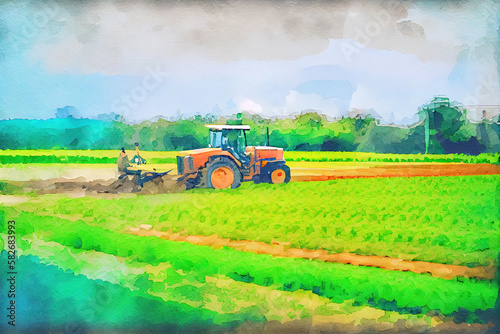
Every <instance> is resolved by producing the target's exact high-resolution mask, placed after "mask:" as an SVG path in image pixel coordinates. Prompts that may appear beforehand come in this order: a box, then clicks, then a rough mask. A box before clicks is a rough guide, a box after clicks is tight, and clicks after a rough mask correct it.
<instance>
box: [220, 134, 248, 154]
mask: <svg viewBox="0 0 500 334" xmlns="http://www.w3.org/2000/svg"><path fill="white" fill-rule="evenodd" d="M246 146H247V145H246V137H245V132H244V131H243V130H233V129H231V130H222V149H227V148H232V149H233V150H234V151H236V152H237V153H240V154H242V153H244V152H245V149H246Z"/></svg>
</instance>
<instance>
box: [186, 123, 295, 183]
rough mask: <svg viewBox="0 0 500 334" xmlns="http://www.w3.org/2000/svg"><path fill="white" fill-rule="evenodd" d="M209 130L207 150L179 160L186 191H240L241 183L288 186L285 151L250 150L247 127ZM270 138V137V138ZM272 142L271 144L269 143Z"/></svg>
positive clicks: (214, 126) (264, 147)
mask: <svg viewBox="0 0 500 334" xmlns="http://www.w3.org/2000/svg"><path fill="white" fill-rule="evenodd" d="M205 126H206V127H208V128H209V129H210V144H209V147H208V148H202V149H197V150H190V151H182V152H179V153H178V156H177V171H178V174H179V175H182V177H180V178H179V180H181V181H185V183H186V189H192V188H216V189H224V188H229V187H231V188H237V187H239V186H240V184H241V182H242V181H254V182H255V183H261V182H266V183H284V182H285V183H286V182H289V181H290V168H289V167H288V166H287V165H286V164H285V163H286V162H285V159H284V156H283V149H282V148H278V147H271V146H269V144H268V146H247V140H246V131H248V130H250V126H248V125H205ZM268 138H269V135H268ZM268 141H269V140H268Z"/></svg>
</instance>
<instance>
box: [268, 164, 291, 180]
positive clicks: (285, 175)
mask: <svg viewBox="0 0 500 334" xmlns="http://www.w3.org/2000/svg"><path fill="white" fill-rule="evenodd" d="M290 178H291V175H290V167H288V166H287V165H281V166H278V167H276V169H274V170H273V171H272V172H271V175H270V179H271V182H270V183H274V184H279V183H288V182H290Z"/></svg>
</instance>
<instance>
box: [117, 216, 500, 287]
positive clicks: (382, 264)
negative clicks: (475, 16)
mask: <svg viewBox="0 0 500 334" xmlns="http://www.w3.org/2000/svg"><path fill="white" fill-rule="evenodd" d="M125 233H128V234H133V235H137V236H156V237H158V238H161V239H166V240H172V241H184V242H189V243H190V244H193V245H200V246H210V247H212V248H215V249H217V248H222V247H223V246H226V247H230V248H233V249H236V250H239V251H244V252H252V253H256V254H270V255H273V256H275V257H288V258H301V259H313V260H320V261H325V262H337V263H345V264H352V265H355V266H367V267H378V268H382V269H386V270H398V271H411V272H414V273H418V274H421V273H429V274H431V275H432V276H433V277H439V278H443V279H448V280H449V279H453V278H454V277H457V276H461V277H476V278H484V279H490V280H491V279H494V278H495V274H496V267H495V265H493V264H492V265H490V266H487V267H481V266H479V267H474V268H469V267H467V266H457V265H448V264H440V263H432V262H424V261H407V260H403V259H398V258H392V257H384V256H371V255H358V254H351V253H337V254H328V251H326V250H309V249H301V248H290V247H289V245H290V244H289V243H280V242H276V241H273V242H272V243H271V244H267V243H265V242H262V241H252V240H231V239H227V238H221V237H219V236H217V235H211V236H203V235H184V234H181V233H182V232H180V233H172V232H160V231H156V230H154V229H152V228H151V226H150V225H141V226H140V227H139V228H134V227H132V228H130V229H129V230H128V231H126V232H125Z"/></svg>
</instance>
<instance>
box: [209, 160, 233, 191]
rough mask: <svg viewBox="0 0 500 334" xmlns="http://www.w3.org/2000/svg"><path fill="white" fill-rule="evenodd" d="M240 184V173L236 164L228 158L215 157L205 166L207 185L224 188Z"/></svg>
mask: <svg viewBox="0 0 500 334" xmlns="http://www.w3.org/2000/svg"><path fill="white" fill-rule="evenodd" d="M240 184H241V173H240V171H239V170H238V167H237V166H236V164H235V163H234V162H232V161H230V160H228V159H217V160H214V161H212V162H211V163H209V165H208V166H207V187H208V188H215V189H225V188H229V187H231V188H232V189H234V188H238V187H239V186H240Z"/></svg>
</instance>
